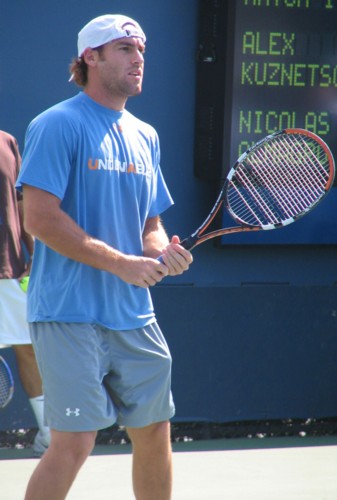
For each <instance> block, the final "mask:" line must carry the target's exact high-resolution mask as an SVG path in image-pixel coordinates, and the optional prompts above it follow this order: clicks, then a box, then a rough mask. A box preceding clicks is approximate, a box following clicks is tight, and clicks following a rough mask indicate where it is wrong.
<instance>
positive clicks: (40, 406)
mask: <svg viewBox="0 0 337 500" xmlns="http://www.w3.org/2000/svg"><path fill="white" fill-rule="evenodd" d="M29 402H30V404H31V407H32V410H33V412H34V415H35V418H36V421H37V425H38V427H39V431H40V432H41V437H42V438H43V439H44V440H45V441H46V444H49V442H50V430H49V427H47V426H46V425H45V423H44V396H43V394H42V395H41V396H37V397H36V398H30V399H29Z"/></svg>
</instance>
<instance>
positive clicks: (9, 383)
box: [0, 356, 14, 408]
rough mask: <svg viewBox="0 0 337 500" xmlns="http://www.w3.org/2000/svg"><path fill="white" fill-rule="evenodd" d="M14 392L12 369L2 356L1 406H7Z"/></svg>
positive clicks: (0, 359)
mask: <svg viewBox="0 0 337 500" xmlns="http://www.w3.org/2000/svg"><path fill="white" fill-rule="evenodd" d="M13 394H14V380H13V376H12V372H11V369H10V368H9V366H8V364H7V362H6V361H5V360H4V358H3V357H2V356H0V408H5V406H7V405H8V403H9V402H10V401H11V399H12V397H13Z"/></svg>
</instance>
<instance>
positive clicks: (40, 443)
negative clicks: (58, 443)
mask: <svg viewBox="0 0 337 500" xmlns="http://www.w3.org/2000/svg"><path fill="white" fill-rule="evenodd" d="M48 446H49V439H48V437H45V436H43V435H42V433H41V431H39V432H38V433H37V434H36V436H35V438H34V443H33V446H32V448H33V455H34V457H36V458H40V457H42V455H43V454H44V452H45V451H46V450H47V448H48Z"/></svg>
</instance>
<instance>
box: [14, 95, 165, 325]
mask: <svg viewBox="0 0 337 500" xmlns="http://www.w3.org/2000/svg"><path fill="white" fill-rule="evenodd" d="M159 161H160V149H159V141H158V136H157V133H156V131H155V130H154V129H153V127H151V126H150V125H148V124H146V123H144V122H142V121H140V120H138V119H137V118H135V117H134V116H133V115H132V114H131V113H129V112H128V111H126V110H124V111H122V112H117V111H113V110H110V109H108V108H105V107H103V106H101V105H99V104H97V103H96V102H95V101H93V100H92V99H90V98H89V97H88V96H87V95H86V94H84V93H82V92H80V93H79V94H78V95H77V96H75V97H73V98H71V99H68V100H66V101H64V102H61V103H59V104H57V105H55V106H53V107H52V108H50V109H48V110H47V111H45V112H44V113H42V114H41V115H39V116H38V117H37V118H35V119H34V120H33V121H32V123H31V124H30V125H29V127H28V130H27V135H26V143H25V149H24V153H23V159H22V168H21V172H20V175H19V179H18V183H17V187H18V188H19V189H21V188H22V185H23V184H28V185H31V186H34V187H37V188H39V189H42V190H45V191H48V192H50V193H52V194H53V195H55V196H57V197H58V198H59V199H60V200H61V208H62V209H63V210H64V211H65V212H66V213H67V214H68V215H69V216H70V217H72V219H74V220H75V221H76V222H77V224H78V225H79V226H80V227H81V228H83V229H84V230H85V231H86V232H87V233H88V234H89V235H90V236H92V237H94V238H97V239H100V240H102V241H104V242H105V243H107V244H108V245H111V246H112V247H114V248H117V249H118V250H120V251H121V252H124V253H126V254H133V255H142V252H143V249H142V233H143V229H144V226H145V222H146V219H147V218H148V217H154V216H156V215H159V214H160V213H162V212H163V211H164V210H166V209H167V208H168V207H169V206H171V205H172V203H173V201H172V198H171V196H170V194H169V192H168V189H167V186H166V184H165V181H164V179H163V177H162V173H161V170H160V166H159ZM28 321H29V322H35V321H62V322H87V323H99V324H101V325H104V326H106V327H108V328H111V329H115V330H128V329H133V328H138V327H142V326H145V325H147V324H149V323H151V322H152V321H154V311H153V305H152V301H151V296H150V293H149V290H148V289H144V288H140V287H136V286H133V285H129V284H127V283H125V282H124V281H122V280H121V279H120V278H118V277H117V276H116V275H113V274H110V273H108V272H106V271H100V270H97V269H94V268H92V267H90V266H87V265H85V264H81V263H79V262H76V261H74V260H72V259H68V258H66V257H64V256H62V255H60V254H59V253H57V252H54V251H53V250H51V249H50V248H49V247H47V246H46V245H44V244H43V243H42V242H40V241H39V240H36V242H35V251H34V259H33V266H32V271H31V278H30V285H29V293H28Z"/></svg>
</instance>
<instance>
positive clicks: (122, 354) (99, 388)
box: [30, 322, 174, 432]
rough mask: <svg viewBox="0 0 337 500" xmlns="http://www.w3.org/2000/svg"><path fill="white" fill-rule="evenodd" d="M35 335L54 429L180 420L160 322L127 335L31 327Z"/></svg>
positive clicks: (70, 326) (80, 327)
mask: <svg viewBox="0 0 337 500" xmlns="http://www.w3.org/2000/svg"><path fill="white" fill-rule="evenodd" d="M30 333H31V337H32V342H33V345H34V349H35V352H36V357H37V361H38V364H39V368H40V371H41V375H42V380H43V390H44V397H45V419H46V423H47V424H48V425H49V427H50V428H51V429H56V430H59V431H70V432H71V431H75V432H80V431H93V430H99V429H104V428H106V427H109V426H111V425H113V424H114V423H118V424H119V425H123V426H127V427H145V426H146V425H149V424H151V423H154V422H160V421H166V420H169V419H170V418H171V417H172V416H173V415H174V403H173V399H172V394H171V364H172V359H171V355H170V352H169V349H168V346H167V344H166V341H165V338H164V336H163V334H162V333H161V331H160V328H159V327H158V325H157V323H152V324H150V325H148V326H146V327H144V328H138V329H135V330H127V331H112V330H109V329H107V328H104V327H101V326H99V325H91V324H87V323H56V322H53V323H31V324H30Z"/></svg>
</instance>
